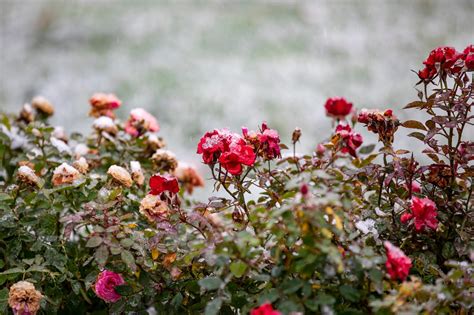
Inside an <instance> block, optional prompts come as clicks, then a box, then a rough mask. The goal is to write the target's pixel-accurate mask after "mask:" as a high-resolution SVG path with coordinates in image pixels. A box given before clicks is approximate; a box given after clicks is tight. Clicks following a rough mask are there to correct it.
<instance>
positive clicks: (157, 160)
mask: <svg viewBox="0 0 474 315" xmlns="http://www.w3.org/2000/svg"><path fill="white" fill-rule="evenodd" d="M151 160H152V161H153V165H155V167H156V169H158V170H160V171H163V172H173V171H174V170H175V169H176V167H178V159H177V158H176V155H175V154H174V153H173V152H171V151H169V150H165V149H158V150H156V152H155V153H154V154H153V156H152V157H151Z"/></svg>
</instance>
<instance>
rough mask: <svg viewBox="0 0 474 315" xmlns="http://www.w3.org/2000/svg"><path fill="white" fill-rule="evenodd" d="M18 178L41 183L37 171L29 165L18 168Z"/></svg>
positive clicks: (37, 183)
mask: <svg viewBox="0 0 474 315" xmlns="http://www.w3.org/2000/svg"><path fill="white" fill-rule="evenodd" d="M18 178H19V179H20V180H21V181H22V182H25V183H28V184H33V185H39V183H40V181H41V179H40V178H39V177H38V176H37V175H36V174H35V171H34V170H33V169H31V168H30V167H29V166H27V165H22V166H20V167H19V168H18Z"/></svg>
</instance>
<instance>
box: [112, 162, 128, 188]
mask: <svg viewBox="0 0 474 315" xmlns="http://www.w3.org/2000/svg"><path fill="white" fill-rule="evenodd" d="M107 174H109V175H110V176H112V178H113V179H114V181H115V182H117V183H119V184H121V185H123V186H125V187H131V186H132V184H133V180H132V176H130V173H129V172H128V171H127V170H126V169H124V168H123V167H121V166H117V165H111V166H110V167H109V170H108V171H107Z"/></svg>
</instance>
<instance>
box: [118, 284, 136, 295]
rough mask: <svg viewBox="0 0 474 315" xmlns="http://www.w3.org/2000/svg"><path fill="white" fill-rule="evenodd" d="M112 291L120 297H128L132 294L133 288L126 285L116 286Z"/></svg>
mask: <svg viewBox="0 0 474 315" xmlns="http://www.w3.org/2000/svg"><path fill="white" fill-rule="evenodd" d="M114 290H115V292H117V293H118V294H120V295H121V296H128V295H132V294H133V288H132V287H131V286H129V285H128V284H124V285H118V286H116V287H115V288H114Z"/></svg>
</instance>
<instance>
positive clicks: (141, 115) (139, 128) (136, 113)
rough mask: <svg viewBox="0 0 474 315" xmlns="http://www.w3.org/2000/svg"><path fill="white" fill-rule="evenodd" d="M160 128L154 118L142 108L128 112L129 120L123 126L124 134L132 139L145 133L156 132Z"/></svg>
mask: <svg viewBox="0 0 474 315" xmlns="http://www.w3.org/2000/svg"><path fill="white" fill-rule="evenodd" d="M159 130H160V126H159V125H158V122H157V121H156V118H155V117H154V116H153V115H152V114H150V113H149V112H147V111H146V110H144V109H143V108H135V109H132V110H131V111H130V118H129V119H128V121H127V122H126V124H125V132H126V133H128V134H130V135H131V136H133V137H138V136H141V135H142V134H144V133H146V132H156V131H159Z"/></svg>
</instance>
